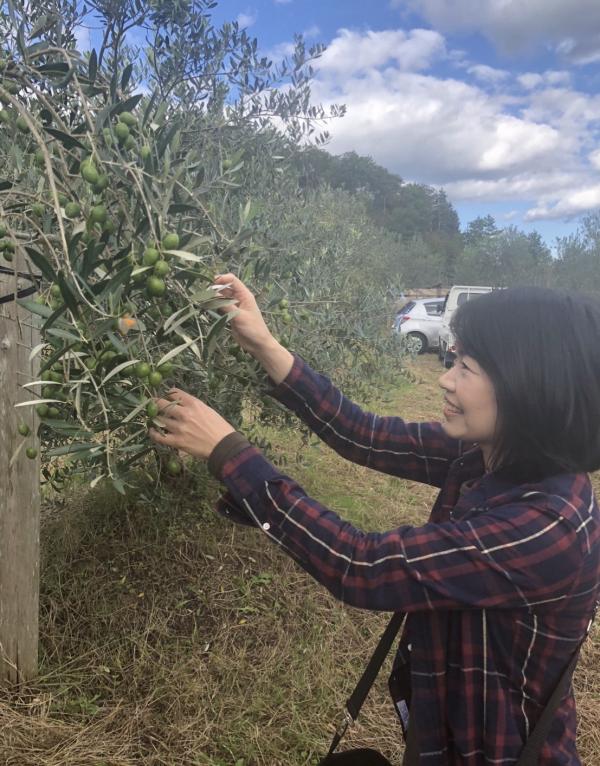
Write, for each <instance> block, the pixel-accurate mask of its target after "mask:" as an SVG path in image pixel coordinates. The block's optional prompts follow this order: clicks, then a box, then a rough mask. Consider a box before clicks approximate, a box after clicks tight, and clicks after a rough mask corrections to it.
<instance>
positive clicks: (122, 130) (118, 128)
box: [114, 122, 129, 143]
mask: <svg viewBox="0 0 600 766" xmlns="http://www.w3.org/2000/svg"><path fill="white" fill-rule="evenodd" d="M114 130H115V136H116V137H117V138H118V139H119V141H120V142H121V143H123V142H124V141H126V140H127V138H128V137H129V128H128V127H127V125H125V123H124V122H117V124H116V125H115V128H114Z"/></svg>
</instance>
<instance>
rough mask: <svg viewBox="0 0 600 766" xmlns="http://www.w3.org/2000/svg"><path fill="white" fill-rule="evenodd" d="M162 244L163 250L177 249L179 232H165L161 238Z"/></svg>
mask: <svg viewBox="0 0 600 766" xmlns="http://www.w3.org/2000/svg"><path fill="white" fill-rule="evenodd" d="M162 246H163V247H164V249H165V250H177V248H178V247H179V234H175V233H174V232H171V233H169V234H165V236H164V237H163V240H162Z"/></svg>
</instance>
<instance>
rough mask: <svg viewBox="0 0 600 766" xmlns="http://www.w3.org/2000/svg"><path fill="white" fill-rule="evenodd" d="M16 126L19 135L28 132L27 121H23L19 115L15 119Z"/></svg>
mask: <svg viewBox="0 0 600 766" xmlns="http://www.w3.org/2000/svg"><path fill="white" fill-rule="evenodd" d="M16 126H17V128H18V129H19V130H20V131H21V133H27V132H28V131H29V125H28V124H27V120H26V119H25V117H22V116H21V115H19V116H18V117H17V122H16Z"/></svg>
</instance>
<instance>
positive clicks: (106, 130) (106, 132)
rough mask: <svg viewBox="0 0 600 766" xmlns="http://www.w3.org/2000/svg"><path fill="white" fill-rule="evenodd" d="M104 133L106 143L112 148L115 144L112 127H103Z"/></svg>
mask: <svg viewBox="0 0 600 766" xmlns="http://www.w3.org/2000/svg"><path fill="white" fill-rule="evenodd" d="M102 135H103V137H104V143H105V144H106V146H108V147H109V148H110V147H111V146H112V145H113V137H112V134H111V132H110V128H102Z"/></svg>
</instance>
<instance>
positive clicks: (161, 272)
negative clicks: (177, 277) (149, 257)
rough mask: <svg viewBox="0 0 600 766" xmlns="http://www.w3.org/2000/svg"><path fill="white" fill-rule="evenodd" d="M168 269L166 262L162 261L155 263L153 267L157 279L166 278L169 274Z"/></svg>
mask: <svg viewBox="0 0 600 766" xmlns="http://www.w3.org/2000/svg"><path fill="white" fill-rule="evenodd" d="M170 269H171V267H170V266H169V264H168V263H167V262H166V261H162V260H161V261H157V262H156V263H155V265H154V273H155V274H156V276H157V277H164V276H166V275H167V274H168V273H169V271H170Z"/></svg>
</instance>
